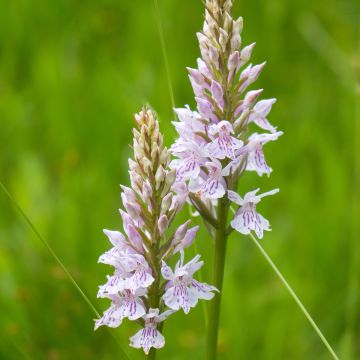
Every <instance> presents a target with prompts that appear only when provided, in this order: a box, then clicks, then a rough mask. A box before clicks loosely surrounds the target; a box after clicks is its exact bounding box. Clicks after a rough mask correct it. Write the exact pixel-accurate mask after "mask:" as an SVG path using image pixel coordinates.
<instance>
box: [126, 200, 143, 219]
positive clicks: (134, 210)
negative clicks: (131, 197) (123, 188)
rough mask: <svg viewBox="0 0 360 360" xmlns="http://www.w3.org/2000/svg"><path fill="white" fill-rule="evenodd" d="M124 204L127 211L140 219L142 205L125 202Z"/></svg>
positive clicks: (134, 217)
mask: <svg viewBox="0 0 360 360" xmlns="http://www.w3.org/2000/svg"><path fill="white" fill-rule="evenodd" d="M124 206H125V208H126V211H127V213H128V214H129V215H130V216H131V217H132V218H133V219H138V218H139V216H140V206H139V205H138V204H136V203H132V202H125V203H124Z"/></svg>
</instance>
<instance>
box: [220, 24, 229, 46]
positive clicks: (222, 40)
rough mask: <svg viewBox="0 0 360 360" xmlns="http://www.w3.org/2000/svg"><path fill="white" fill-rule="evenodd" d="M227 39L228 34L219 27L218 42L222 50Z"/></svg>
mask: <svg viewBox="0 0 360 360" xmlns="http://www.w3.org/2000/svg"><path fill="white" fill-rule="evenodd" d="M228 40H229V34H228V33H227V32H226V31H225V30H224V29H220V36H219V44H220V46H221V48H222V50H223V51H226V45H227V42H228Z"/></svg>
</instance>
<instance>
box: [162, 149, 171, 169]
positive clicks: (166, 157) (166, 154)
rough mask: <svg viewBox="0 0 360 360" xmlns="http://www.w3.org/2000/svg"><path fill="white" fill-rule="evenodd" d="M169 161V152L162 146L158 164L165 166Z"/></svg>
mask: <svg viewBox="0 0 360 360" xmlns="http://www.w3.org/2000/svg"><path fill="white" fill-rule="evenodd" d="M169 161H170V152H169V150H168V149H167V148H164V149H163V151H162V152H161V154H160V164H162V165H165V166H167V165H168V163H169Z"/></svg>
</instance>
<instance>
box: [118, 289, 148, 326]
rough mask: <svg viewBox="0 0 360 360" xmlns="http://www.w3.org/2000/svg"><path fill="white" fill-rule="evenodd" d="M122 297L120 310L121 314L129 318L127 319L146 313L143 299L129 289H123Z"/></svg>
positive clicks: (136, 317) (137, 317)
mask: <svg viewBox="0 0 360 360" xmlns="http://www.w3.org/2000/svg"><path fill="white" fill-rule="evenodd" d="M124 295H125V296H124V298H123V299H122V304H121V307H120V308H121V311H122V316H123V317H124V318H125V317H127V318H129V320H136V319H139V318H141V317H143V316H144V315H145V314H146V310H145V305H144V303H143V301H142V300H141V299H140V298H139V297H138V296H136V295H134V294H133V293H132V292H131V290H128V289H127V290H125V294H124Z"/></svg>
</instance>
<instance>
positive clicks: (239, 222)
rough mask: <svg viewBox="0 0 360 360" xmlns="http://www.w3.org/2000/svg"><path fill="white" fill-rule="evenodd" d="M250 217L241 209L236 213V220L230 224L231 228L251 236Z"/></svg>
mask: <svg viewBox="0 0 360 360" xmlns="http://www.w3.org/2000/svg"><path fill="white" fill-rule="evenodd" d="M249 216H250V215H249V214H247V213H246V214H244V211H241V209H239V210H238V211H237V212H236V214H235V216H234V219H233V220H232V221H231V223H230V225H231V227H232V228H233V229H235V230H236V231H238V232H239V233H241V234H244V235H249V234H250V228H249V223H250V218H249Z"/></svg>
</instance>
